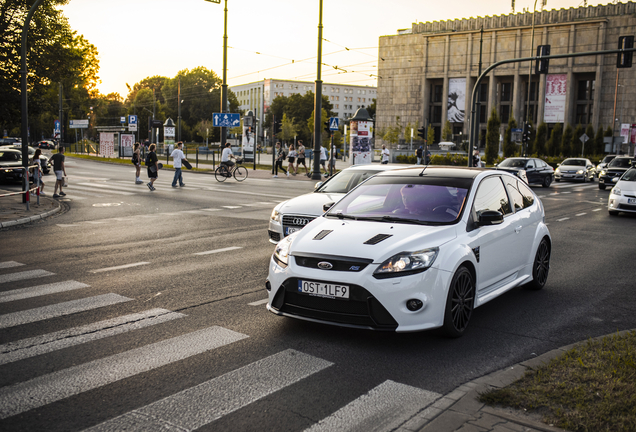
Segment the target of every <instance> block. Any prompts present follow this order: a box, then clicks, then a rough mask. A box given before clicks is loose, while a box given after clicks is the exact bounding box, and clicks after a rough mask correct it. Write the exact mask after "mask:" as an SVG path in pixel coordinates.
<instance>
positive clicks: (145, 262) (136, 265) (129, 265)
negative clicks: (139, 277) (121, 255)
mask: <svg viewBox="0 0 636 432" xmlns="http://www.w3.org/2000/svg"><path fill="white" fill-rule="evenodd" d="M146 264H150V263H149V262H147V261H143V262H138V263H132V264H124V265H120V266H115V267H106V268H102V269H97V270H90V272H91V273H102V272H107V271H111V270H122V269H127V268H130V267H138V266H142V265H146Z"/></svg>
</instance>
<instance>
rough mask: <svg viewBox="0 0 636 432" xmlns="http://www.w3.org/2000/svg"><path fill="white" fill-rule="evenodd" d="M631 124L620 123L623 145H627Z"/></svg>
mask: <svg viewBox="0 0 636 432" xmlns="http://www.w3.org/2000/svg"><path fill="white" fill-rule="evenodd" d="M631 126H632V125H631V124H630V123H622V124H621V136H622V137H623V144H628V143H629V138H630V134H631V130H630V129H631Z"/></svg>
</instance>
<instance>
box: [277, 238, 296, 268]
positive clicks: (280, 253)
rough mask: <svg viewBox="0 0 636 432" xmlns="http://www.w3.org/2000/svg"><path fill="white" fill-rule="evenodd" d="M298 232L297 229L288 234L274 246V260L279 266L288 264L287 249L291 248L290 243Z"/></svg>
mask: <svg viewBox="0 0 636 432" xmlns="http://www.w3.org/2000/svg"><path fill="white" fill-rule="evenodd" d="M298 233H299V231H297V232H295V233H293V234H290V235H288V236H287V237H285V238H284V239H282V240H281V241H279V242H278V244H277V245H276V248H275V249H274V261H276V262H277V263H278V265H280V266H281V267H287V265H288V264H289V249H290V248H291V244H292V242H293V241H294V239H295V238H296V236H297V235H298Z"/></svg>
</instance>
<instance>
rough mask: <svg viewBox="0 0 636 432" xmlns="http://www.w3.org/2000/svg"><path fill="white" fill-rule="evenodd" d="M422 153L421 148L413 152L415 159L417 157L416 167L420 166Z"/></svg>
mask: <svg viewBox="0 0 636 432" xmlns="http://www.w3.org/2000/svg"><path fill="white" fill-rule="evenodd" d="M422 152H423V149H422V146H420V148H418V149H417V150H415V157H417V164H418V165H422Z"/></svg>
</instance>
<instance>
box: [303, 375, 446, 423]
mask: <svg viewBox="0 0 636 432" xmlns="http://www.w3.org/2000/svg"><path fill="white" fill-rule="evenodd" d="M440 397H441V395H440V394H438V393H434V392H431V391H428V390H423V389H419V388H417V387H411V386H407V385H405V384H400V383H396V382H394V381H390V380H388V381H385V382H383V383H382V384H380V385H379V386H377V387H375V388H374V389H372V390H371V391H370V392H369V393H367V394H365V395H363V396H361V397H359V398H357V399H356V400H354V401H353V402H351V403H349V404H348V405H346V406H344V407H343V408H341V409H339V410H338V411H336V412H335V413H333V414H332V415H330V416H329V417H326V418H324V419H323V420H321V421H320V422H318V423H316V424H315V425H313V426H312V427H310V428H308V429H306V432H322V431H325V432H334V431H385V430H395V429H397V428H398V427H399V426H400V423H402V422H403V421H404V420H403V419H404V418H409V417H411V416H413V415H415V414H416V413H418V412H419V411H420V410H422V409H423V408H425V407H426V406H428V405H430V404H432V403H433V402H434V401H435V400H437V399H439V398H440Z"/></svg>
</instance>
